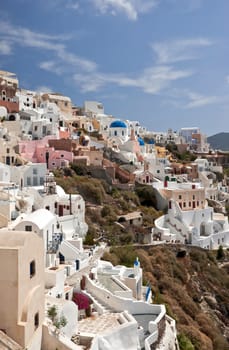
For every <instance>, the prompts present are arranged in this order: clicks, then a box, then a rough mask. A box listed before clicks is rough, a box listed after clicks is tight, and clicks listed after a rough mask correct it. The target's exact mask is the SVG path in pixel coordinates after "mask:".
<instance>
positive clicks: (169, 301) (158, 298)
mask: <svg viewBox="0 0 229 350" xmlns="http://www.w3.org/2000/svg"><path fill="white" fill-rule="evenodd" d="M179 249H183V247H178V246H177V245H166V246H165V245H163V246H160V245H158V246H141V247H140V246H139V247H136V246H135V247H130V246H129V247H118V248H114V247H113V248H111V249H110V253H105V255H104V259H106V260H110V261H111V262H112V263H113V264H115V265H116V264H125V265H129V266H131V265H132V263H133V261H134V259H135V257H136V256H138V257H139V260H140V263H141V266H142V268H143V273H144V282H145V284H146V283H150V285H151V288H152V291H153V295H154V298H153V302H154V303H164V304H165V305H166V308H167V313H168V314H169V315H170V316H172V317H173V318H174V319H175V320H176V322H177V329H178V333H179V336H178V339H179V344H180V350H228V349H229V318H228V316H229V293H228V288H229V276H228V268H229V262H228V263H227V266H225V267H219V265H218V261H217V259H216V252H210V251H206V250H202V249H200V248H196V247H189V248H187V247H185V250H186V251H187V253H186V256H185V257H177V253H178V251H179ZM226 253H227V257H229V252H226ZM226 253H225V254H226ZM178 255H179V253H178ZM227 261H228V260H227Z"/></svg>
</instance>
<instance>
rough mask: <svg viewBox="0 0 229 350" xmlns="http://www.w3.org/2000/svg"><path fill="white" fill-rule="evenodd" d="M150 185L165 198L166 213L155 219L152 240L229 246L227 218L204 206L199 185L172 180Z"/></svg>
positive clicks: (213, 246)
mask: <svg viewBox="0 0 229 350" xmlns="http://www.w3.org/2000/svg"><path fill="white" fill-rule="evenodd" d="M153 186H154V187H155V188H157V190H158V191H159V193H160V195H161V196H162V198H165V199H166V200H167V201H168V214H166V215H163V216H161V217H160V218H158V219H157V220H155V228H154V229H153V239H154V240H161V241H165V242H181V243H188V244H192V245H195V246H199V247H201V248H205V249H217V248H218V247H219V245H222V246H229V224H228V218H227V217H226V216H224V215H223V214H219V213H214V212H213V208H212V207H208V205H207V202H206V201H205V190H204V188H203V187H201V186H200V185H199V184H197V183H181V184H178V183H176V182H174V181H172V182H170V181H165V183H164V184H162V183H153Z"/></svg>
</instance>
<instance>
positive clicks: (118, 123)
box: [110, 120, 127, 128]
mask: <svg viewBox="0 0 229 350" xmlns="http://www.w3.org/2000/svg"><path fill="white" fill-rule="evenodd" d="M126 127H127V126H126V124H125V123H124V122H123V121H121V120H115V121H113V122H112V123H111V124H110V128H126Z"/></svg>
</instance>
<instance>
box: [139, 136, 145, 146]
mask: <svg viewBox="0 0 229 350" xmlns="http://www.w3.org/2000/svg"><path fill="white" fill-rule="evenodd" d="M138 143H139V145H140V146H145V142H144V141H143V139H142V138H141V137H139V138H138Z"/></svg>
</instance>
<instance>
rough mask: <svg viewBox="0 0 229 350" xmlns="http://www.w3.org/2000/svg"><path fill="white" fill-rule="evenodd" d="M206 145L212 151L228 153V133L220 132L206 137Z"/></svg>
mask: <svg viewBox="0 0 229 350" xmlns="http://www.w3.org/2000/svg"><path fill="white" fill-rule="evenodd" d="M207 140H208V143H209V144H210V146H211V148H212V149H218V150H222V151H229V132H221V133H219V134H215V135H213V136H210V137H208V139H207Z"/></svg>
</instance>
